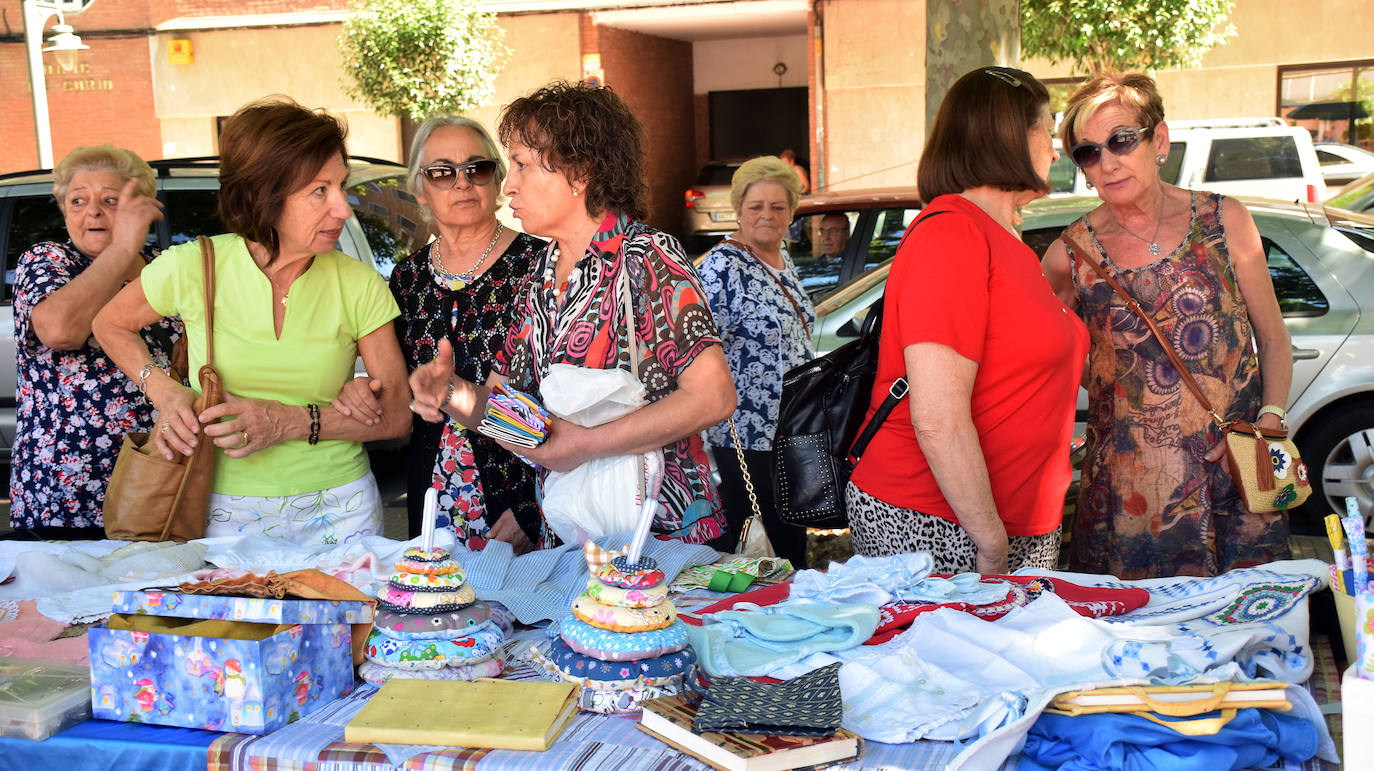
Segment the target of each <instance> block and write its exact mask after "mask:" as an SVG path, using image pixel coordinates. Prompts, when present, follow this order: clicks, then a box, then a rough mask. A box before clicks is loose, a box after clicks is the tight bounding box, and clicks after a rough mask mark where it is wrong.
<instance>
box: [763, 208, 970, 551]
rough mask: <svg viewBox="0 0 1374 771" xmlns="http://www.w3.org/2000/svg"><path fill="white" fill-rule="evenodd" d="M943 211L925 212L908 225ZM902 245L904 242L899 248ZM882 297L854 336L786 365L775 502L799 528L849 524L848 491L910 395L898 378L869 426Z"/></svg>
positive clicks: (775, 452)
mask: <svg viewBox="0 0 1374 771" xmlns="http://www.w3.org/2000/svg"><path fill="white" fill-rule="evenodd" d="M941 214H944V212H934V213H932V214H928V215H926V216H924V217H921V218H920V219H918V220H916V221H915V222H913V223H912V224H911V227H909V228H907V232H906V235H904V236H903V237H902V240H903V241H905V240H906V239H907V238H908V237H909V236H910V235H911V232H912V231H913V230H915V228H916V225H918V224H920V223H921V222H924V221H925V220H927V219H930V218H931V217H937V216H939V215H941ZM897 249H898V251H899V252H900V250H901V244H898V246H897ZM882 319H883V301H882V300H879V301H878V302H876V303H874V304H873V306H872V307H871V308H870V309H869V311H868V316H867V317H866V318H865V319H864V323H863V329H862V330H860V332H859V337H858V339H857V340H851V341H849V342H847V343H845V344H844V345H842V346H840V347H839V348H836V349H835V350H833V351H831V352H830V353H827V354H826V355H824V356H821V357H819V358H816V359H812V360H811V361H809V362H807V363H805V364H802V365H800V366H797V367H793V368H792V369H791V370H788V372H787V374H786V375H784V376H783V380H782V400H781V403H780V404H779V407H778V428H777V433H776V434H775V435H774V437H773V463H774V470H773V500H774V506H775V507H776V508H777V513H778V519H781V520H782V521H783V522H786V523H788V524H790V525H797V526H798V527H814V528H821V529H838V528H845V527H849V517H848V516H847V514H846V512H845V505H844V488H845V485H847V484H849V476H850V474H852V473H853V472H854V466H855V464H857V463H858V462H859V458H861V457H862V456H863V453H864V450H865V449H867V448H868V443H869V442H870V441H872V439H873V436H874V434H876V433H877V432H878V427H879V426H881V425H882V424H883V421H885V420H887V416H888V415H889V414H891V412H892V410H893V408H895V407H896V406H897V404H898V403H899V402H901V401H902V399H904V398H906V392H907V382H906V378H904V377H901V378H897V380H896V381H895V382H893V384H892V387H891V388H889V389H888V392H887V397H886V398H884V399H883V403H882V404H881V405H880V406H879V407H878V410H877V411H876V412H874V413H873V419H872V420H871V421H869V422H868V424H867V425H865V424H864V415H866V414H868V405H869V402H870V401H871V400H872V396H873V381H874V380H875V379H876V378H877V375H878V337H879V335H880V333H881V331H882Z"/></svg>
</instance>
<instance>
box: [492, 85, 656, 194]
mask: <svg viewBox="0 0 1374 771" xmlns="http://www.w3.org/2000/svg"><path fill="white" fill-rule="evenodd" d="M497 136H499V137H500V139H501V144H503V145H505V146H506V147H507V148H509V147H510V146H511V142H512V141H518V142H520V143H521V144H523V145H525V146H527V147H530V148H532V149H533V150H535V151H536V152H538V153H539V159H540V163H541V164H542V165H543V166H544V168H545V169H547V170H549V171H554V172H558V173H560V174H562V175H563V176H565V177H567V178H568V180H569V181H570V182H571V181H578V182H582V183H584V184H585V185H586V190H584V191H583V194H582V198H583V203H584V205H585V206H586V207H587V214H588V215H589V216H593V217H594V216H596V215H597V214H600V213H601V212H624V213H625V214H627V215H629V216H630V217H631V218H633V219H643V218H644V216H645V213H646V211H647V206H646V205H645V202H644V198H645V195H646V187H645V184H644V129H643V128H642V127H641V126H640V124H639V119H637V118H635V116H634V113H633V112H630V107H629V105H627V104H625V101H624V100H622V99H621V98H620V97H619V96H617V95H616V93H615V92H614V91H612V90H611V89H610V88H609V87H601V88H597V87H595V86H590V85H587V84H586V83H569V82H567V81H564V80H555V81H553V82H552V83H549V84H548V85H547V86H544V87H543V88H541V89H539V90H538V91H535V92H534V93H532V94H530V95H529V96H522V97H520V98H519V99H516V100H515V101H513V102H511V103H510V104H508V105H506V108H505V109H504V110H502V112H501V123H500V125H499V126H498V127H497Z"/></svg>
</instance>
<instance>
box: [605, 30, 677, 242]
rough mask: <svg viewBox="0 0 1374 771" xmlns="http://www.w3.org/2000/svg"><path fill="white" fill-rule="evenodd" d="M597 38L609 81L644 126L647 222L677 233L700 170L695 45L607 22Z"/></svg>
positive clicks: (607, 80) (607, 81)
mask: <svg viewBox="0 0 1374 771" xmlns="http://www.w3.org/2000/svg"><path fill="white" fill-rule="evenodd" d="M597 39H598V43H599V48H600V54H601V68H602V70H603V71H604V72H605V73H606V83H607V85H609V86H611V88H614V89H615V91H616V93H617V94H619V95H620V96H621V97H622V98H623V99H624V100H625V102H626V103H627V104H629V105H630V109H632V110H634V113H635V116H636V117H638V118H639V120H640V122H641V123H643V124H644V138H645V151H646V155H647V162H646V168H645V180H646V181H647V182H648V185H649V216H648V223H649V224H651V225H653V226H654V227H657V228H661V229H663V230H666V231H668V232H670V233H678V232H679V231H680V229H681V221H682V191H683V190H685V189H686V188H687V187H688V186H690V185H691V183H692V181H693V180H695V179H696V171H697V169H696V138H695V133H696V132H695V124H696V120H695V111H694V100H693V95H692V44H691V43H688V42H685V41H681V40H670V39H668V38H661V37H655V36H653V35H645V34H641V33H638V32H630V31H628V30H623V29H616V28H614V27H604V26H603V27H600V28H599V29H598V30H597ZM584 40H585V35H584ZM584 50H585V48H584Z"/></svg>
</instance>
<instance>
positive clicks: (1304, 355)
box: [1293, 345, 1322, 361]
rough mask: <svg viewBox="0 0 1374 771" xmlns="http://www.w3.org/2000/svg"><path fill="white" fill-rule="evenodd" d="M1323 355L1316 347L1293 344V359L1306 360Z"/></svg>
mask: <svg viewBox="0 0 1374 771" xmlns="http://www.w3.org/2000/svg"><path fill="white" fill-rule="evenodd" d="M1321 355H1322V352H1321V351H1319V350H1317V349H1316V348H1299V347H1297V346H1296V345H1295V346H1293V361H1306V360H1308V359H1315V358H1317V357H1318V356H1321Z"/></svg>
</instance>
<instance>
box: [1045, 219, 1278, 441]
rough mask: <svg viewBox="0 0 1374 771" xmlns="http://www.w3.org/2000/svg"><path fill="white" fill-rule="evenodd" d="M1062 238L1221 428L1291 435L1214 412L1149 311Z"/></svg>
mask: <svg viewBox="0 0 1374 771" xmlns="http://www.w3.org/2000/svg"><path fill="white" fill-rule="evenodd" d="M1060 238H1061V240H1063V241H1064V243H1065V244H1067V245H1068V247H1069V248H1070V249H1072V250H1073V252H1074V254H1077V255H1080V256H1081V257H1082V258H1083V261H1084V262H1086V263H1088V265H1089V267H1091V268H1092V269H1093V270H1094V271H1096V272H1097V275H1098V276H1100V277H1101V278H1102V280H1103V281H1106V282H1107V286H1110V287H1111V288H1112V290H1113V291H1115V292H1116V293H1117V294H1119V295H1121V299H1123V300H1125V301H1126V307H1127V308H1130V309H1131V312H1132V313H1134V314H1135V315H1136V316H1138V317H1140V320H1141V321H1143V322H1145V326H1147V327H1149V328H1150V333H1151V334H1153V335H1154V336H1155V339H1156V340H1158V341H1159V346H1160V347H1161V348H1163V349H1164V355H1165V356H1168V357H1169V363H1171V364H1173V365H1174V369H1175V370H1176V371H1177V372H1178V377H1179V379H1180V380H1182V381H1183V384H1184V385H1185V386H1187V387H1188V391H1189V393H1191V394H1192V395H1193V397H1194V398H1195V399H1197V400H1198V403H1199V404H1201V405H1202V408H1203V409H1204V410H1207V414H1208V415H1211V416H1212V420H1213V421H1214V422H1215V423H1216V424H1217V426H1218V427H1219V428H1221V429H1222V430H1228V431H1243V432H1245V433H1247V434H1251V433H1256V432H1259V433H1261V434H1264V435H1270V436H1273V437H1274V438H1282V437H1286V436H1287V435H1288V432H1287V431H1282V430H1280V431H1277V432H1275V431H1273V430H1272V429H1261V428H1259V427H1258V426H1254V425H1252V424H1250V423H1247V422H1245V421H1243V420H1226V419H1225V418H1223V417H1221V416H1220V415H1218V414H1217V411H1216V410H1215V409H1213V408H1212V403H1211V402H1210V401H1208V400H1207V397H1206V396H1204V395H1203V393H1202V388H1201V387H1200V386H1199V385H1198V384H1197V381H1196V380H1194V379H1193V374H1192V373H1191V372H1189V371H1188V365H1187V364H1184V363H1183V359H1182V358H1180V357H1179V355H1178V351H1177V350H1175V348H1174V346H1173V343H1170V342H1169V338H1167V337H1165V336H1164V332H1162V331H1161V330H1160V328H1159V325H1158V324H1156V323H1155V320H1154V319H1153V318H1151V317H1150V314H1148V313H1146V312H1145V309H1144V308H1142V307H1141V306H1140V303H1138V302H1136V300H1135V298H1134V297H1132V296H1131V295H1130V293H1129V292H1127V291H1126V288H1125V287H1123V286H1122V285H1121V282H1119V281H1117V280H1116V278H1115V277H1114V276H1112V274H1110V273H1108V272H1107V269H1106V268H1104V267H1102V263H1100V262H1098V261H1097V260H1095V259H1093V256H1092V253H1091V252H1089V251H1088V250H1086V249H1084V248H1083V246H1082V245H1081V244H1079V242H1078V241H1077V240H1076V239H1074V237H1073V236H1070V235H1068V234H1067V233H1066V234H1064V235H1061V236H1060Z"/></svg>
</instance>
